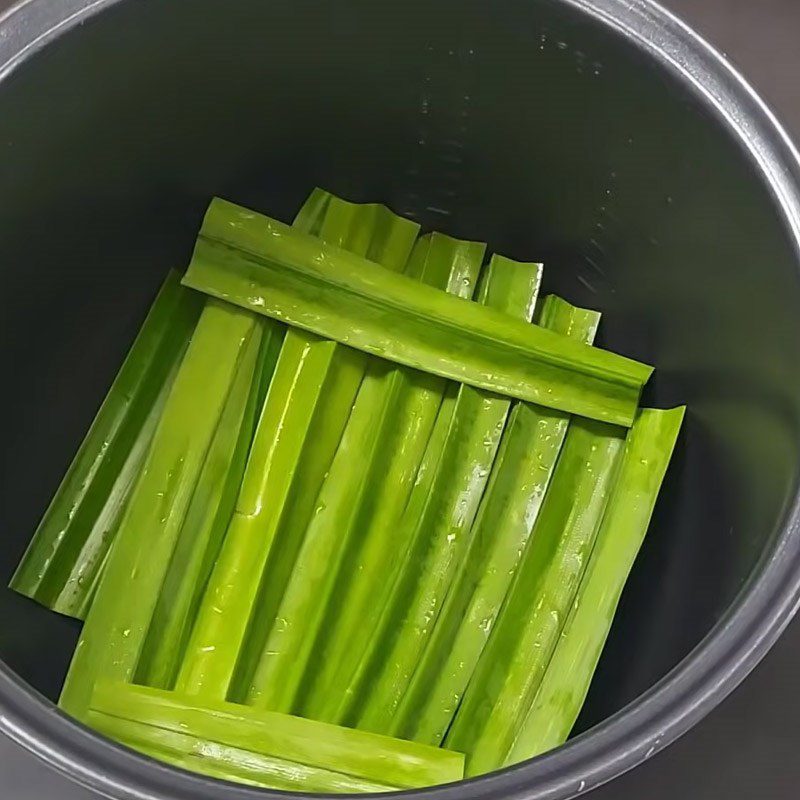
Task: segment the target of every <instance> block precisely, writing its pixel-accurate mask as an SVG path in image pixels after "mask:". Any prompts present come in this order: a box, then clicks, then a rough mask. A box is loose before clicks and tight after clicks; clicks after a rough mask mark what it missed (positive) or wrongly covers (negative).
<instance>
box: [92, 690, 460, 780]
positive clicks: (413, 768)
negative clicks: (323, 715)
mask: <svg viewBox="0 0 800 800" xmlns="http://www.w3.org/2000/svg"><path fill="white" fill-rule="evenodd" d="M91 707H92V710H93V711H96V712H101V713H103V714H106V715H108V716H111V717H117V718H120V719H129V720H133V721H136V722H141V723H145V724H148V725H153V726H156V727H158V728H162V729H164V730H169V731H173V732H175V733H187V732H190V734H191V735H192V736H195V737H198V738H200V739H205V740H207V741H211V742H217V743H219V744H221V745H226V746H229V747H234V748H239V749H241V750H245V751H250V752H253V753H258V754H261V755H263V756H269V757H273V758H277V759H281V760H284V761H289V762H294V763H295V764H300V765H306V766H309V767H316V768H318V769H321V770H331V771H333V772H338V773H343V774H345V775H350V776H353V777H355V778H361V779H363V780H368V781H373V782H376V783H380V784H383V785H385V786H386V785H388V786H394V787H399V788H407V789H411V788H416V787H422V786H435V785H438V784H442V783H449V782H452V781H456V780H459V779H460V778H461V777H462V776H463V770H464V757H463V755H462V754H460V753H454V752H452V751H449V750H444V749H441V748H437V747H429V746H427V745H420V744H416V743H415V742H407V741H404V740H402V739H392V738H390V737H388V736H379V735H377V734H371V733H366V732H364V731H356V730H353V729H352V728H343V727H340V726H338V725H329V724H327V723H324V722H317V721H315V720H309V719H303V718H302V717H292V716H289V715H287V714H276V713H274V712H269V711H263V710H260V709H256V708H252V707H250V706H243V705H238V704H234V703H227V702H224V701H218V700H210V699H206V698H203V699H202V700H201V699H199V698H192V697H187V696H181V695H180V694H179V693H176V692H165V691H162V690H159V689H151V688H146V687H142V686H133V685H121V684H119V683H101V684H98V686H97V689H96V691H95V693H94V695H93V697H92V702H91Z"/></svg>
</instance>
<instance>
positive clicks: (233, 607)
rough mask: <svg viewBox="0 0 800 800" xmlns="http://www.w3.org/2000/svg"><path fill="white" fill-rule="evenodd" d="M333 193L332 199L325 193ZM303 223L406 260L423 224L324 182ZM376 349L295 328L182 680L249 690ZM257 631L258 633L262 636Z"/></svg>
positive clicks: (345, 242) (188, 688)
mask: <svg viewBox="0 0 800 800" xmlns="http://www.w3.org/2000/svg"><path fill="white" fill-rule="evenodd" d="M323 201H324V202H323ZM298 220H299V221H300V222H299V224H302V225H305V226H308V227H309V229H311V230H316V231H318V234H319V236H320V237H322V238H323V239H325V240H326V241H333V242H335V243H337V244H340V245H341V246H343V247H348V248H350V247H352V248H358V250H359V252H361V253H369V254H370V255H371V256H373V257H375V258H377V259H379V260H380V261H381V262H383V263H385V264H386V265H387V267H389V268H391V269H402V268H403V266H404V265H405V263H406V261H407V260H408V256H409V253H410V252H411V248H412V246H413V242H414V240H415V238H416V235H417V232H418V229H419V228H418V226H417V225H416V224H415V223H412V222H410V221H408V220H404V219H402V218H400V217H397V216H395V215H394V214H392V213H391V212H390V211H389V210H388V209H387V208H385V207H384V206H377V205H355V204H353V203H348V202H346V201H344V200H340V199H339V198H337V197H333V196H330V195H327V193H324V192H322V191H321V190H315V191H314V192H313V193H312V195H311V197H310V198H309V200H308V201H307V203H306V205H305V206H304V207H303V209H301V211H300V212H299V214H298ZM366 362H367V357H366V356H365V355H364V354H363V353H361V352H358V351H355V350H352V349H350V348H348V347H345V346H343V345H340V344H337V343H335V342H331V341H327V340H323V339H320V338H319V337H317V336H315V335H314V334H311V333H307V332H306V331H302V330H298V329H290V330H289V331H288V333H287V334H286V339H285V341H284V343H283V347H282V349H281V353H280V357H279V359H278V364H277V367H276V370H275V375H274V378H273V381H272V383H271V385H270V388H269V392H268V394H267V397H266V399H265V403H264V407H263V410H262V412H261V416H260V419H259V422H258V427H257V430H256V434H255V441H254V443H253V447H252V450H251V452H250V458H249V461H248V465H247V469H246V472H245V476H244V481H243V483H242V486H241V491H240V494H239V499H238V501H237V504H236V511H235V513H234V516H233V518H232V520H231V523H230V527H229V529H228V533H227V536H226V538H225V543H224V546H223V548H222V551H221V553H220V556H219V559H218V561H217V563H216V565H215V567H214V570H213V573H212V575H211V578H210V581H209V584H208V586H207V588H206V591H205V595H204V599H203V602H202V604H201V607H200V610H199V613H198V615H197V620H196V622H195V625H194V629H193V631H192V635H191V639H190V642H189V646H188V648H187V653H186V658H185V659H184V662H183V665H182V667H181V670H180V673H179V676H178V681H177V686H178V687H179V688H180V689H181V690H182V691H185V692H189V693H200V694H202V695H204V696H211V697H217V698H219V699H225V698H226V697H228V696H229V695H230V694H233V695H234V696H237V695H243V694H246V693H247V687H246V685H245V686H244V688H243V689H242V690H239V689H237V684H238V682H239V681H238V680H237V676H238V675H240V674H242V675H244V676H249V673H250V672H251V671H252V669H253V666H252V665H253V662H254V661H255V660H256V658H257V656H258V653H259V652H260V651H259V650H258V648H257V646H256V644H255V642H257V641H259V640H263V638H264V637H265V636H266V633H267V630H268V625H267V623H268V622H271V621H272V620H274V618H275V612H276V608H277V604H278V603H279V601H280V598H281V596H282V594H283V589H284V587H285V585H286V582H287V580H288V578H289V575H290V573H291V570H292V568H293V565H294V561H295V558H296V557H297V553H298V551H299V549H300V546H301V544H302V541H303V538H304V535H305V529H306V527H307V525H308V522H309V519H310V518H311V515H312V513H313V511H314V503H315V499H316V496H317V492H318V491H319V487H320V485H321V483H322V481H323V479H324V476H325V473H326V472H327V471H328V469H329V468H330V464H331V460H332V459H333V455H334V453H335V451H336V448H337V446H338V445H339V441H340V439H341V436H342V431H343V429H344V426H345V424H346V422H347V420H348V418H349V416H350V412H351V409H352V406H353V401H354V399H355V395H356V392H357V390H358V387H359V385H360V384H361V381H362V378H363V375H364V369H365V366H366ZM248 639H251V640H254V641H253V642H250V641H248Z"/></svg>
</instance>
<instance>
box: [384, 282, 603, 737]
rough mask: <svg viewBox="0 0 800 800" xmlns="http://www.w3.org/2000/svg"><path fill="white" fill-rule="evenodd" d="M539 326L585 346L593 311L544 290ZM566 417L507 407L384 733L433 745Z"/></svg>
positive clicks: (517, 550) (510, 569) (500, 596)
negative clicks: (477, 498)
mask: <svg viewBox="0 0 800 800" xmlns="http://www.w3.org/2000/svg"><path fill="white" fill-rule="evenodd" d="M539 316H540V321H539V324H540V325H543V326H544V327H547V328H550V329H551V330H554V331H556V332H557V333H560V334H562V335H565V336H571V337H573V338H576V339H578V340H579V341H585V342H587V343H589V344H591V342H592V341H594V336H595V333H596V331H597V325H598V323H599V320H600V315H599V314H598V313H597V312H595V311H589V310H586V309H582V308H577V307H575V306H572V305H570V304H569V303H567V302H565V301H564V300H561V299H560V298H558V297H555V296H553V295H550V296H548V297H546V298H545V300H544V302H543V303H542V312H541V314H540V315H539ZM568 425H569V416H568V415H567V414H564V413H562V412H560V411H552V410H549V409H545V408H542V407H541V406H534V405H530V404H528V403H517V404H516V405H515V406H514V408H513V409H512V411H511V414H510V417H509V421H508V425H507V427H506V430H505V433H504V434H503V440H502V442H501V444H500V450H499V452H498V454H497V459H496V460H495V463H494V466H493V468H492V473H491V476H490V479H489V484H488V486H487V488H486V494H485V495H484V497H483V499H482V500H481V506H480V509H479V511H478V515H477V517H476V519H475V523H474V525H473V529H472V531H471V532H470V542H469V549H468V552H467V555H466V557H465V558H464V560H463V562H462V564H461V568H460V571H459V574H458V576H457V578H456V579H455V581H454V583H453V587H452V589H451V591H450V592H449V594H448V595H447V598H446V600H445V603H444V607H443V608H442V611H441V614H440V617H439V620H438V622H437V624H436V626H435V627H434V629H433V634H432V636H431V639H430V641H429V643H428V645H427V647H426V648H425V652H424V655H423V657H422V658H421V660H420V662H419V665H418V666H417V667H416V670H415V672H414V677H413V680H412V682H411V685H410V687H409V689H408V691H407V692H406V694H405V696H404V697H403V699H402V702H401V704H400V707H399V709H398V710H397V713H396V714H395V716H394V718H393V724H392V727H391V729H390V730H389V731H388V732H390V733H392V734H393V735H396V736H402V737H403V738H406V739H413V740H414V741H419V742H425V743H426V744H440V743H441V742H442V740H443V738H444V735H445V733H446V732H447V729H448V727H449V726H450V723H451V722H452V719H453V716H454V714H455V712H456V709H457V708H458V705H459V703H460V702H461V698H462V697H463V696H464V691H465V689H466V688H467V684H468V682H469V679H470V678H471V677H472V673H473V671H474V669H475V665H476V664H477V662H478V659H479V658H480V655H481V653H482V652H483V648H484V645H485V644H486V641H487V639H488V638H489V634H490V633H491V630H492V627H493V626H494V622H495V619H496V617H497V613H498V612H499V610H500V608H501V606H502V604H503V601H504V599H505V597H506V593H507V592H508V588H509V586H510V585H511V580H512V578H513V576H514V575H515V574H516V571H517V567H518V566H519V562H520V560H521V558H522V554H523V553H524V552H525V547H526V545H527V542H528V538H529V536H530V534H531V532H532V530H533V526H534V524H535V523H536V520H537V518H538V516H539V511H540V509H541V506H542V501H543V499H544V496H545V492H546V491H547V487H548V486H549V484H550V480H551V478H552V475H553V472H554V471H555V467H556V462H557V459H558V455H559V453H560V452H561V446H562V444H563V441H564V437H565V436H566V433H567V427H568Z"/></svg>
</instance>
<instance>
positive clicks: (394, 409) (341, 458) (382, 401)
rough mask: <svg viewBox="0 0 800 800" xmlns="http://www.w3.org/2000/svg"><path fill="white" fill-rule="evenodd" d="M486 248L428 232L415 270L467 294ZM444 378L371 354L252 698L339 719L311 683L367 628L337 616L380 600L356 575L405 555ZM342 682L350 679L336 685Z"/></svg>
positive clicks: (268, 641)
mask: <svg viewBox="0 0 800 800" xmlns="http://www.w3.org/2000/svg"><path fill="white" fill-rule="evenodd" d="M484 249H485V245H482V244H478V243H474V242H460V241H458V240H455V239H451V238H450V237H447V236H444V235H442V234H432V235H429V236H425V237H423V238H422V239H420V240H419V241H418V243H417V245H416V246H415V248H414V252H413V253H412V256H411V260H410V264H409V268H408V274H409V275H410V276H411V277H413V278H414V279H416V280H420V281H426V282H430V283H431V284H432V285H435V286H439V287H441V288H443V289H445V290H446V291H450V292H457V293H460V294H462V295H465V296H469V295H471V293H472V291H473V289H474V286H475V281H476V278H477V275H478V272H479V270H480V266H481V262H482V260H483V254H484ZM445 386H446V381H444V380H443V379H441V378H439V377H437V376H433V375H427V374H424V373H420V372H417V371H415V370H410V369H407V368H401V367H396V366H394V365H392V364H389V363H387V362H385V361H382V360H378V359H376V360H374V361H373V362H372V363H371V364H370V367H369V369H368V370H367V374H366V376H365V379H364V383H363V384H362V387H361V389H360V390H359V393H358V397H357V398H356V403H355V406H354V408H353V413H352V415H351V417H350V420H349V422H348V425H347V427H346V429H345V432H344V436H343V438H342V443H341V445H340V447H339V450H338V451H337V453H336V456H335V458H334V460H333V463H332V465H331V470H330V473H329V475H328V477H327V479H326V481H325V483H324V484H323V486H322V489H321V491H320V494H319V497H318V498H317V508H316V511H315V514H314V517H313V519H312V521H311V524H310V526H309V529H308V532H307V534H306V539H305V541H304V543H303V548H302V550H301V552H300V555H299V557H298V560H297V563H296V564H295V568H294V572H293V573H292V578H291V581H290V582H289V584H288V586H287V588H286V593H285V595H284V597H283V599H282V601H281V604H280V607H279V609H278V612H277V614H276V617H275V622H274V624H273V627H272V630H271V631H270V633H269V636H268V637H267V639H266V642H265V645H264V647H263V649H262V653H261V659H260V661H259V663H258V666H257V668H256V671H255V674H254V676H253V680H252V684H251V689H250V693H249V700H250V702H253V703H255V704H257V705H259V706H261V707H264V708H269V709H273V710H276V711H299V712H302V713H303V714H304V715H306V716H310V717H313V718H315V719H325V720H327V721H337V720H336V718H335V716H336V715H335V713H334V712H335V709H334V708H333V707H332V706H331V705H329V703H328V697H327V696H326V695H325V694H324V693H322V694H321V693H319V692H318V691H316V690H315V689H314V683H315V680H316V678H317V676H319V675H320V667H321V665H324V664H325V663H326V662H327V661H330V660H333V659H338V658H340V657H342V655H343V654H344V652H343V651H344V649H346V648H347V647H350V646H353V647H356V646H358V644H359V642H361V641H362V636H361V634H362V632H361V631H359V633H358V637H359V638H358V641H355V640H354V641H353V642H350V641H348V640H345V639H342V637H340V636H330V635H329V633H331V632H332V631H333V630H335V629H337V625H336V618H337V617H338V615H339V614H340V613H342V612H343V611H344V613H346V614H348V620H349V619H351V618H352V619H354V618H355V617H357V616H358V612H357V609H363V608H364V600H367V601H368V602H372V603H375V604H379V603H380V597H379V596H372V597H371V598H370V597H368V596H367V595H365V594H364V589H365V588H366V589H377V590H378V591H380V590H383V589H385V588H386V587H385V586H384V585H380V586H377V587H376V586H375V583H374V581H372V580H371V575H370V576H369V577H367V580H366V581H359V580H356V581H352V580H351V579H352V577H353V576H354V575H358V574H359V573H364V572H365V571H366V570H367V569H369V570H370V571H371V570H372V569H374V568H375V566H374V564H375V560H376V559H379V560H380V561H381V563H382V565H383V568H385V569H387V570H392V569H395V568H397V566H398V565H399V560H398V559H399V558H400V557H401V556H402V554H403V552H404V546H405V545H404V541H403V537H402V533H401V532H399V531H397V530H396V529H395V523H396V521H397V520H398V518H399V515H400V513H401V511H402V508H403V506H404V504H405V501H406V498H407V497H408V494H409V492H410V490H411V486H412V484H413V481H414V476H415V475H416V473H417V469H418V467H419V463H420V460H421V458H422V455H423V453H424V450H425V446H426V444H427V441H428V438H429V436H430V432H431V430H432V428H433V425H434V422H435V419H436V415H437V412H438V409H439V406H440V405H441V402H442V397H443V394H444V391H445ZM376 545H377V546H376ZM383 546H385V549H384V550H383V551H381V548H382V547H383ZM366 565H372V566H366ZM372 574H374V573H372ZM365 577H366V576H365ZM387 578H388V574H387ZM346 609H349V610H346ZM346 629H347V630H352V627H351V626H347V628H346ZM343 646H344V647H343ZM337 688H338V690H339V691H341V689H343V688H344V687H333V689H332V691H334V692H335V691H337ZM337 696H339V697H340V695H337ZM329 709H330V712H329Z"/></svg>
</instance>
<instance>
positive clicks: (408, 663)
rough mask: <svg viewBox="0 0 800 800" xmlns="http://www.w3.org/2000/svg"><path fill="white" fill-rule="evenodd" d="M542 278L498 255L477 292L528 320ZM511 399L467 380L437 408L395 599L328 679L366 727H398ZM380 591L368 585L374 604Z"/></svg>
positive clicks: (380, 576)
mask: <svg viewBox="0 0 800 800" xmlns="http://www.w3.org/2000/svg"><path fill="white" fill-rule="evenodd" d="M540 280H541V266H540V265H539V264H521V263H518V262H515V261H511V260H509V259H506V258H503V257H501V256H495V257H493V259H492V261H491V263H490V265H489V267H488V268H487V270H486V271H485V273H484V275H483V278H482V281H481V285H480V287H479V290H478V301H479V302H481V303H484V304H486V305H490V306H492V307H493V308H497V309H499V310H501V311H504V312H505V313H508V314H511V315H513V316H515V317H519V318H520V319H527V321H528V322H530V320H531V317H532V315H533V309H534V306H535V303H536V297H537V294H538V290H539V283H540ZM442 408H443V409H444V408H445V406H444V405H443V406H442ZM510 408H511V401H510V400H509V399H508V398H506V397H499V396H497V395H494V394H490V393H488V392H485V391H483V390H481V389H475V388H473V387H471V386H466V385H462V386H460V387H459V388H458V392H457V395H456V396H455V398H454V400H453V402H452V403H449V404H448V405H447V412H446V413H440V414H439V417H438V419H437V421H436V427H437V429H438V430H437V431H435V432H434V435H433V436H432V438H431V443H432V444H433V445H434V446H433V447H429V448H428V450H427V451H426V453H425V456H424V459H423V462H422V466H421V469H420V472H421V473H422V474H421V475H420V477H418V479H417V480H416V482H415V485H414V487H413V490H412V494H411V498H410V500H409V502H408V506H407V507H406V512H405V514H404V515H403V518H402V519H401V520H400V524H399V527H400V528H401V529H403V530H407V531H408V532H409V538H410V543H411V544H410V547H409V550H408V553H407V555H406V556H405V557H404V558H403V565H402V569H401V570H400V571H399V573H398V575H397V576H396V580H395V584H394V587H393V588H392V590H391V594H390V599H389V602H388V603H387V604H386V607H385V608H384V609H383V613H382V615H381V614H380V611H381V609H380V608H379V609H378V615H377V616H376V618H375V623H374V624H370V625H369V626H368V627H369V630H368V639H367V641H368V642H369V649H368V652H367V653H366V654H364V655H363V657H362V658H361V661H360V663H359V661H358V660H357V659H355V660H353V667H352V668H351V672H350V674H348V675H341V674H340V675H339V676H337V678H336V679H335V680H332V681H331V683H330V686H331V687H335V686H337V685H345V686H348V689H347V690H346V691H345V693H344V696H345V698H346V699H347V700H352V701H353V702H351V703H350V706H351V710H350V711H349V714H350V715H352V716H345V717H343V718H345V719H347V720H348V721H351V722H353V723H354V724H357V726H358V727H359V728H363V729H365V730H372V731H376V732H379V733H390V734H392V735H394V734H395V730H396V728H397V722H398V721H399V720H398V717H397V709H398V705H399V703H400V701H401V700H402V698H403V696H404V694H405V692H406V690H407V688H408V685H409V682H410V680H411V677H412V675H413V673H414V670H415V668H416V666H417V663H418V662H419V659H420V657H421V655H422V652H423V650H424V648H425V644H426V642H427V641H428V639H429V637H430V635H431V633H432V631H433V629H434V626H435V625H436V623H437V619H438V615H439V612H440V611H441V608H442V603H443V600H444V598H445V596H446V595H447V593H448V590H449V589H450V584H451V581H452V579H453V576H454V574H455V572H456V570H457V569H458V567H459V564H460V562H461V559H462V558H463V555H464V552H465V548H466V547H467V544H468V541H469V539H468V537H469V532H470V528H471V526H472V522H473V519H474V516H475V513H476V511H477V509H478V504H479V502H480V499H481V497H482V495H483V492H484V489H485V487H486V483H487V480H488V477H489V474H490V470H491V468H492V464H493V463H494V459H495V455H496V453H497V447H498V445H499V443H500V439H501V436H502V433H503V430H504V427H505V424H506V418H507V416H508V412H509V410H510ZM371 579H372V583H373V585H375V586H376V587H377V586H379V585H380V584H381V582H382V581H385V580H386V572H385V570H381V569H377V570H373V571H372V572H371ZM374 594H375V590H373V591H372V592H367V593H365V600H366V601H367V603H368V601H369V598H370V596H371V595H372V596H374ZM365 605H366V604H365ZM344 610H345V609H343V612H344ZM373 627H374V628H375V629H374V630H373ZM357 630H358V618H357V617H356V618H354V619H353V620H352V632H351V631H350V630H343V631H340V633H339V636H340V641H342V642H343V644H347V643H349V642H350V641H351V638H352V636H353V634H354V633H355V631H357ZM327 665H328V664H327V663H326V666H327ZM329 691H331V690H329Z"/></svg>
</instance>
